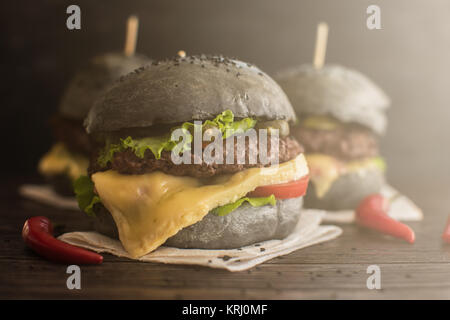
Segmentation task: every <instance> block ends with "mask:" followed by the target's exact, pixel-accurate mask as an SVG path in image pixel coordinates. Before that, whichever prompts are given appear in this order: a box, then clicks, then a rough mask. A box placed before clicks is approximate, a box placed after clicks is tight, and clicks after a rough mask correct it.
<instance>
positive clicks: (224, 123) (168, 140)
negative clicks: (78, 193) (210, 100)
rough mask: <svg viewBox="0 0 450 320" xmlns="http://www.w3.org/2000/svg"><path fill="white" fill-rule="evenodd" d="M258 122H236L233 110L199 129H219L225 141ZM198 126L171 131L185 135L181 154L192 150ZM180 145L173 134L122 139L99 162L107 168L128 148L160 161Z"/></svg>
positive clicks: (185, 125) (101, 153) (187, 123)
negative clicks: (151, 154) (165, 152)
mask: <svg viewBox="0 0 450 320" xmlns="http://www.w3.org/2000/svg"><path fill="white" fill-rule="evenodd" d="M256 122H257V121H256V120H254V119H252V118H244V119H241V120H239V121H234V114H233V112H232V111H231V110H225V111H224V112H222V113H221V114H219V115H218V116H217V117H215V118H214V119H213V120H206V121H204V122H203V123H202V124H201V126H200V128H198V129H201V130H202V132H203V131H204V130H205V129H208V128H211V127H214V128H217V129H219V130H220V132H221V134H222V137H223V139H226V138H228V137H230V136H232V135H234V134H239V133H244V132H246V131H247V130H248V129H251V128H253V127H254V126H255V125H256ZM196 126H197V127H198V126H199V125H196V124H194V123H192V122H185V123H183V124H182V125H181V126H179V127H175V128H172V129H171V132H173V130H175V129H178V128H181V129H182V130H183V131H184V133H185V136H186V139H185V144H184V145H183V146H182V148H181V150H180V152H183V151H186V150H190V145H191V142H192V140H193V138H192V135H193V133H194V130H195V127H196ZM178 143H179V141H176V140H175V139H174V138H173V137H172V134H171V133H170V134H167V135H163V136H159V137H146V138H142V139H133V138H132V137H127V138H126V139H120V142H119V143H117V144H112V143H107V144H106V145H105V148H104V149H103V150H102V151H101V152H100V155H99V157H98V159H97V162H98V163H99V164H100V166H101V167H106V165H107V164H108V162H110V161H112V159H113V157H114V154H115V153H116V152H120V151H124V150H126V149H128V148H129V149H131V150H133V152H134V154H136V156H138V157H139V158H144V155H145V152H146V151H147V150H150V151H151V152H152V153H153V155H154V156H155V159H160V158H161V153H162V152H163V151H171V150H173V148H175V146H176V145H177V144H178Z"/></svg>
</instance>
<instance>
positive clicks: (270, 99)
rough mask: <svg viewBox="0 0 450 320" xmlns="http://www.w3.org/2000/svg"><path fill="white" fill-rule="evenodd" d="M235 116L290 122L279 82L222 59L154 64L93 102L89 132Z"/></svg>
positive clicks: (292, 114) (291, 113) (292, 118)
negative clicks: (227, 112) (224, 115)
mask: <svg viewBox="0 0 450 320" xmlns="http://www.w3.org/2000/svg"><path fill="white" fill-rule="evenodd" d="M227 109H229V110H231V111H232V112H233V113H234V116H235V117H236V118H245V117H253V118H256V119H267V120H287V121H291V122H293V121H295V119H296V116H295V112H294V110H293V109H292V106H291V104H290V102H289V100H288V98H287V97H286V95H285V94H284V92H283V91H282V89H281V88H280V87H279V86H278V84H277V83H276V82H275V81H274V80H272V78H270V77H269V76H268V75H267V74H265V73H264V72H262V71H261V70H260V69H258V68H257V67H255V66H252V65H251V64H247V63H245V62H242V61H238V60H233V59H227V58H224V57H221V56H217V57H216V56H213V57H209V56H198V57H196V56H191V57H186V58H179V57H178V58H174V59H172V60H165V61H160V62H154V63H152V64H151V65H149V66H147V67H145V68H141V69H138V70H136V71H135V72H133V73H131V74H129V75H127V76H125V77H123V78H122V79H121V81H118V82H116V83H115V84H114V85H113V86H112V87H110V88H109V89H108V90H107V91H106V92H105V94H104V95H102V96H101V97H100V98H99V100H98V101H97V102H96V103H95V105H94V107H93V108H92V109H91V111H90V112H89V114H88V117H87V118H86V121H85V126H86V129H87V131H88V133H98V132H112V131H117V130H121V129H127V128H133V127H136V128H142V127H151V126H153V125H162V124H173V123H180V122H184V121H192V120H206V119H212V118H214V117H215V116H217V115H218V114H220V113H221V112H223V111H224V110H227Z"/></svg>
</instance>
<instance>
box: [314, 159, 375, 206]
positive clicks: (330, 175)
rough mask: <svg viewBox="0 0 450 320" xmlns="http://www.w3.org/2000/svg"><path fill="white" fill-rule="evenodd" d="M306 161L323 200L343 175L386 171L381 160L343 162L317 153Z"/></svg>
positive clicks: (319, 196)
mask: <svg viewBox="0 0 450 320" xmlns="http://www.w3.org/2000/svg"><path fill="white" fill-rule="evenodd" d="M306 161H307V162H308V166H309V168H310V170H311V174H310V179H311V182H312V183H313V184H314V189H315V192H316V196H317V197H318V198H322V197H323V196H324V195H325V194H326V193H327V192H328V190H329V189H330V187H331V186H332V184H333V183H334V182H335V181H336V180H337V179H338V178H339V177H340V176H341V175H344V174H347V173H351V172H359V173H361V174H363V173H364V172H367V170H371V169H378V170H384V168H383V166H384V164H383V161H382V160H381V158H369V159H365V160H359V161H350V162H342V161H339V160H338V159H336V158H334V157H331V156H327V155H325V154H318V153H317V154H308V155H306Z"/></svg>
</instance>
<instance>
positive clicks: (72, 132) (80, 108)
mask: <svg viewBox="0 0 450 320" xmlns="http://www.w3.org/2000/svg"><path fill="white" fill-rule="evenodd" d="M146 62H148V60H147V59H146V58H145V57H144V56H140V55H134V56H130V57H126V56H125V55H123V54H118V53H108V54H104V55H101V56H97V57H94V58H93V59H92V60H90V61H89V63H88V64H87V65H86V66H85V67H83V68H82V69H81V70H79V71H78V73H77V74H76V75H75V76H74V78H73V79H72V80H71V82H70V83H69V85H68V87H67V89H66V90H65V92H64V94H63V97H62V100H61V103H60V106H59V111H58V113H57V114H55V115H54V116H53V117H52V118H51V119H50V125H51V128H52V132H53V136H54V139H55V141H56V142H55V144H54V145H53V146H52V148H51V149H50V151H48V152H47V153H46V154H45V155H44V156H43V157H42V158H41V160H40V162H39V165H38V170H39V172H40V173H41V174H42V175H43V176H44V177H45V178H46V179H47V180H48V181H49V182H50V184H51V185H53V187H54V189H55V191H57V192H58V193H59V194H61V195H73V189H72V182H73V181H74V180H75V179H77V178H78V177H79V176H80V175H83V174H84V175H86V172H87V167H88V165H89V154H90V151H91V147H90V142H89V138H88V136H87V134H86V132H85V129H84V127H83V120H84V118H85V117H86V115H87V113H88V111H89V109H90V108H91V106H92V104H93V102H94V100H95V99H96V98H97V96H98V95H99V93H101V92H102V91H103V90H105V89H106V88H107V87H108V86H109V85H111V84H112V83H113V82H114V81H115V80H116V79H117V78H119V77H120V76H122V75H124V74H127V73H129V72H130V71H132V70H134V69H136V68H138V67H140V66H142V65H143V64H145V63H146Z"/></svg>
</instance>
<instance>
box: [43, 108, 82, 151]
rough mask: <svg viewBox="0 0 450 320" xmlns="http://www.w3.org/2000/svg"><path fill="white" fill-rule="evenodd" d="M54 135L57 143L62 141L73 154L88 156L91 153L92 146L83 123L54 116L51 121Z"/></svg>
mask: <svg viewBox="0 0 450 320" xmlns="http://www.w3.org/2000/svg"><path fill="white" fill-rule="evenodd" d="M50 125H51V127H52V131H53V135H54V137H55V139H56V140H57V141H61V142H62V143H64V145H65V146H66V147H67V148H68V149H69V150H70V151H72V152H77V153H81V154H84V155H86V156H88V155H89V154H90V153H91V144H90V141H89V136H88V135H87V133H86V131H85V129H84V127H83V121H81V120H74V119H68V118H65V117H62V116H60V115H56V116H53V117H52V118H51V119H50Z"/></svg>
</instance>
